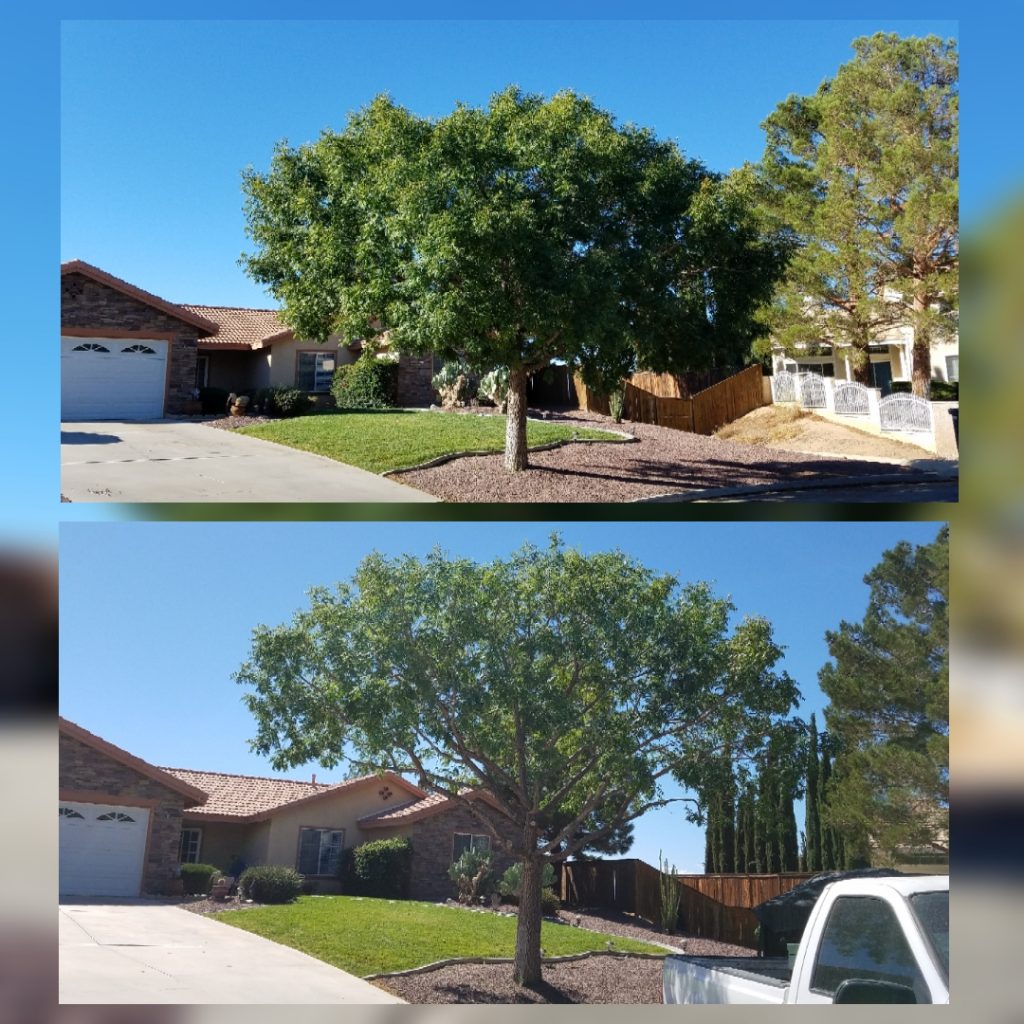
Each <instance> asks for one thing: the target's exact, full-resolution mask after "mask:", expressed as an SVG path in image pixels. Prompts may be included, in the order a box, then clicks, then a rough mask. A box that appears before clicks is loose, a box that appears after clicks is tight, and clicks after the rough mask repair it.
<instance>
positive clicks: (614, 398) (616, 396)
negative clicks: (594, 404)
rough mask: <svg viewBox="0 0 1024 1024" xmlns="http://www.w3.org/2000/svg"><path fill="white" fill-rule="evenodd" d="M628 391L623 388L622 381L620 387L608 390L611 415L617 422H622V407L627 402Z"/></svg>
mask: <svg viewBox="0 0 1024 1024" xmlns="http://www.w3.org/2000/svg"><path fill="white" fill-rule="evenodd" d="M625 398H626V393H625V391H624V390H623V388H622V383H621V381H620V382H619V385H618V387H615V388H613V389H612V390H611V391H609V392H608V411H609V412H610V413H611V417H612V419H613V420H615V422H616V423H621V422H622V407H623V403H624V402H625Z"/></svg>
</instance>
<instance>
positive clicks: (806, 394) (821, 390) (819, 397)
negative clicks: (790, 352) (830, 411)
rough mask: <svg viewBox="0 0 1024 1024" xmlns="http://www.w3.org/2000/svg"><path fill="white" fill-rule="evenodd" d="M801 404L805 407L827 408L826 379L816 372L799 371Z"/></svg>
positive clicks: (798, 380)
mask: <svg viewBox="0 0 1024 1024" xmlns="http://www.w3.org/2000/svg"><path fill="white" fill-rule="evenodd" d="M797 384H798V386H799V388H800V404H801V405H802V406H803V407H804V408H805V409H824V408H825V381H824V380H823V379H822V377H820V376H819V375H818V374H816V373H798V374H797Z"/></svg>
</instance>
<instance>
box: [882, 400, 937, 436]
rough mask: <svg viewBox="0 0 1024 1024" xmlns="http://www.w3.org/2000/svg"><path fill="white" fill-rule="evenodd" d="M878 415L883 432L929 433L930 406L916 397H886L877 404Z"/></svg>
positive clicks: (930, 423) (930, 426)
mask: <svg viewBox="0 0 1024 1024" xmlns="http://www.w3.org/2000/svg"><path fill="white" fill-rule="evenodd" d="M878 415H879V418H880V419H881V421H882V429H883V430H900V431H905V432H907V433H920V432H926V433H929V434H930V433H931V432H932V430H933V427H932V405H931V402H929V401H927V400H926V399H924V398H918V397H917V395H886V397H885V398H883V399H882V400H881V401H880V402H879V403H878Z"/></svg>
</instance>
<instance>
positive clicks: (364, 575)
mask: <svg viewBox="0 0 1024 1024" xmlns="http://www.w3.org/2000/svg"><path fill="white" fill-rule="evenodd" d="M732 611H733V609H732V606H731V604H730V603H729V602H728V601H727V600H724V599H721V598H718V597H715V596H714V595H713V593H712V592H711V590H710V588H709V587H708V586H707V585H705V584H691V585H687V586H683V587H680V586H679V585H678V583H677V581H676V580H675V579H674V578H673V577H671V576H667V575H659V574H656V573H654V572H652V571H651V570H649V569H647V568H645V567H644V566H642V565H640V564H638V563H637V562H636V561H634V560H632V559H630V558H628V557H626V556H625V555H623V554H622V553H620V552H606V553H598V554H590V555H585V554H582V553H580V552H578V551H575V550H571V549H566V548H565V547H563V545H562V544H561V543H560V541H559V540H558V539H557V538H553V539H552V542H551V545H550V546H549V547H548V548H546V549H540V548H536V547H532V546H527V547H524V548H522V549H521V550H519V551H517V552H515V553H513V554H512V555H510V556H508V557H506V558H498V559H495V560H494V561H491V562H489V563H486V564H477V563H475V562H472V561H470V560H467V559H459V558H449V557H447V556H445V555H444V554H443V553H441V552H440V551H434V552H433V553H432V554H430V555H429V556H427V557H425V558H422V559H420V558H415V557H411V556H408V557H402V558H387V557H385V556H383V555H380V554H372V555H370V556H369V557H367V558H366V559H365V560H364V561H363V562H362V564H361V565H360V567H359V569H358V570H357V572H356V573H355V576H354V578H353V579H352V581H351V582H349V583H343V584H340V585H339V586H338V587H337V588H336V589H335V590H333V591H329V590H327V589H323V588H320V589H315V590H313V591H311V592H310V604H309V607H308V608H306V609H303V610H301V611H299V612H297V613H296V615H295V617H294V619H293V620H292V622H291V623H290V624H287V625H281V626H276V627H268V626H259V627H257V628H256V629H255V630H254V632H253V638H252V650H251V655H250V657H249V660H248V661H246V662H245V664H243V665H242V666H241V668H240V669H239V671H238V673H237V674H236V679H237V681H238V682H239V683H241V684H243V685H245V686H246V688H247V690H248V692H247V693H246V696H245V700H246V703H247V704H248V706H249V708H250V710H251V711H252V713H253V715H254V716H255V719H256V726H257V731H256V737H255V739H254V740H253V742H252V746H253V748H254V749H255V750H257V751H259V752H261V753H263V754H265V755H269V756H270V759H271V763H272V764H273V765H274V766H275V768H279V769H280V768H285V767H287V766H294V765H298V764H303V763H306V762H308V761H311V760H316V761H319V762H321V763H322V764H324V765H327V766H331V765H334V764H337V763H338V762H339V761H341V760H342V759H345V758H347V759H348V760H350V761H351V762H352V763H353V764H354V765H355V766H356V768H358V770H360V771H367V770H375V771H380V770H385V769H386V770H392V771H399V772H407V773H412V774H414V775H415V776H416V778H417V779H418V781H419V783H420V785H422V786H423V787H425V788H427V789H429V790H431V791H433V792H438V793H444V794H446V795H448V796H450V797H452V798H454V799H455V800H457V801H459V802H460V803H461V804H462V805H463V806H465V807H466V808H467V809H468V810H469V812H470V813H472V814H473V815H474V816H476V817H477V818H478V820H479V822H480V827H481V830H482V831H484V832H486V833H487V834H489V835H490V836H491V840H492V845H493V846H494V847H495V848H500V849H503V850H504V851H506V852H507V853H509V854H510V855H511V856H512V857H514V858H515V859H516V860H517V861H518V862H519V863H521V864H522V898H521V902H520V911H519V916H518V921H517V930H516V952H515V962H514V968H513V970H514V977H515V979H516V981H517V982H518V983H519V984H523V985H533V984H536V983H538V982H539V981H540V977H541V960H540V924H541V878H542V871H543V868H544V865H545V864H547V863H553V862H558V861H560V860H564V859H565V858H567V857H569V856H571V855H572V854H573V853H575V852H576V851H577V850H580V849H583V848H584V847H585V846H587V845H593V844H594V843H595V842H597V841H600V840H602V839H604V838H605V837H607V836H609V835H611V834H613V833H614V831H615V829H616V828H617V827H619V826H620V825H621V824H622V823H623V822H627V821H631V820H633V819H635V818H637V817H639V816H640V815H641V814H643V813H644V812H645V811H647V810H649V809H650V808H653V807H659V806H662V805H664V804H666V803H668V802H670V801H669V798H667V797H665V796H664V795H663V794H662V792H661V790H660V782H661V780H662V779H663V778H664V777H665V776H666V775H668V774H669V773H670V772H675V773H679V774H682V775H683V776H684V777H686V778H687V779H689V780H690V782H691V788H695V785H699V783H700V780H701V778H702V775H703V772H704V771H705V768H706V765H707V763H708V760H707V757H708V754H709V753H717V752H720V750H721V749H724V747H725V746H726V745H728V746H730V747H731V748H732V749H734V750H735V749H737V748H743V747H745V746H746V745H748V744H749V745H756V744H758V743H760V742H761V737H763V736H764V735H765V734H766V732H768V731H770V730H771V728H772V726H773V723H774V721H775V720H776V718H777V717H778V716H780V715H784V714H786V713H787V712H788V711H789V710H790V708H791V707H792V706H793V704H794V702H795V701H796V699H797V697H798V694H797V691H796V688H795V686H794V684H793V682H792V680H791V679H790V678H789V677H788V676H787V675H786V674H785V673H779V672H776V671H775V665H776V663H777V661H778V660H779V658H780V656H781V650H780V648H779V647H778V646H777V645H776V644H775V642H774V640H773V638H772V631H771V627H770V625H769V624H768V623H767V622H766V621H765V620H763V619H759V618H750V619H744V620H743V621H742V622H739V623H737V624H735V625H734V626H733V625H732V624H731V622H730V618H731V613H732ZM467 786H469V787H482V788H484V789H486V790H487V791H488V793H489V794H490V796H491V798H492V800H491V802H490V803H489V805H488V812H489V813H486V814H485V813H483V811H482V810H481V808H480V807H478V806H477V805H478V803H480V801H473V800H467V799H466V798H465V796H464V795H463V793H464V788H465V787H467ZM492 804H493V806H492ZM598 809H601V815H600V817H599V818H595V811H596V810H598ZM491 813H493V814H497V815H498V817H499V820H500V819H504V822H505V824H506V826H507V827H505V828H498V827H496V825H495V822H494V820H493V818H492V817H491V816H490V814H491ZM556 821H557V822H562V821H564V822H565V823H564V825H562V826H561V827H560V828H558V829H557V830H556V829H555V828H554V827H553V822H556ZM588 823H591V824H592V827H593V831H590V832H587V831H585V826H587V824H588ZM510 837H511V838H510Z"/></svg>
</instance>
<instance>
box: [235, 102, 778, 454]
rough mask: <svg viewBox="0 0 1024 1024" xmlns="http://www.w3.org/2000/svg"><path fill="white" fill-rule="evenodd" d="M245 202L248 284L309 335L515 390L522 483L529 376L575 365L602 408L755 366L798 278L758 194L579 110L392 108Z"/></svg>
mask: <svg viewBox="0 0 1024 1024" xmlns="http://www.w3.org/2000/svg"><path fill="white" fill-rule="evenodd" d="M243 190H244V193H245V196H246V216H247V222H248V233H249V235H250V237H251V238H252V240H253V241H254V242H255V244H256V250H255V252H253V253H251V254H249V255H247V256H245V257H243V266H244V267H245V269H246V271H247V272H248V273H249V275H250V276H251V277H253V278H254V279H255V280H257V281H259V282H261V283H263V284H265V285H267V286H269V288H270V290H271V291H272V292H273V294H274V295H275V296H276V297H277V298H278V299H279V300H280V301H281V302H282V303H283V310H282V315H283V317H284V319H285V321H286V322H287V323H288V324H289V325H290V326H291V327H292V328H293V329H295V331H296V332H297V333H299V334H301V335H303V336H306V337H314V338H323V337H326V336H327V335H328V334H329V333H331V332H338V333H341V334H342V335H345V336H348V337H364V336H368V335H377V334H386V335H387V338H388V341H389V344H390V345H392V346H393V347H394V348H396V349H397V350H399V351H406V352H412V353H419V354H424V353H428V352H435V353H439V354H441V355H442V356H444V357H449V358H454V357H456V356H458V357H460V358H461V359H463V360H465V361H466V362H467V363H468V364H469V365H470V366H471V367H472V368H473V369H475V370H477V371H479V372H482V373H483V372H487V371H490V370H493V369H495V368H498V367H504V368H506V369H507V370H508V371H509V376H510V392H509V401H508V433H507V443H506V465H507V467H508V468H509V469H510V470H518V469H522V468H525V467H526V465H527V455H526V433H525V430H526V423H525V411H526V406H525V400H526V382H527V378H528V376H529V375H530V374H531V373H533V372H536V371H538V370H541V369H543V368H545V367H547V366H548V365H549V364H550V363H551V361H552V360H562V361H565V362H568V363H570V364H572V365H574V366H576V367H578V368H579V369H580V370H581V371H582V373H583V375H584V378H585V379H586V380H587V381H588V383H590V384H591V385H598V386H603V387H605V388H606V387H608V386H609V385H610V384H617V383H618V381H619V380H621V379H622V378H623V377H625V376H628V375H629V373H630V372H632V370H633V369H635V368H637V367H643V368H646V369H652V370H655V371H663V370H677V371H682V370H687V369H701V368H704V367H706V366H709V365H713V364H715V362H716V361H718V362H721V361H722V360H723V358H727V357H730V356H731V357H733V358H735V355H736V353H737V352H739V353H740V355H741V356H745V355H746V354H747V351H748V350H749V347H750V343H751V341H752V339H753V338H754V337H756V336H757V334H758V333H759V332H760V330H761V328H760V325H759V323H758V321H757V320H756V317H755V312H756V310H757V309H758V307H759V306H760V305H761V304H763V302H764V301H765V299H766V298H767V296H768V295H769V294H770V292H771V290H772V287H773V285H774V282H775V280H776V279H777V277H778V274H779V272H780V269H781V263H782V261H783V259H784V249H783V247H782V246H781V245H780V244H778V242H777V240H775V239H773V238H765V237H763V235H762V232H761V226H760V224H759V223H757V222H755V220H754V219H753V217H752V214H751V211H750V208H751V205H752V199H751V196H750V194H749V188H747V187H745V186H744V184H743V183H738V182H736V181H733V180H731V179H724V180H723V179H722V178H721V177H720V176H719V175H716V174H713V173H711V172H710V171H708V170H707V169H706V168H705V167H704V166H703V165H701V164H700V163H699V162H698V161H696V160H692V159H688V158H686V157H684V156H683V154H682V153H681V152H680V151H679V149H678V148H677V146H676V145H675V143H673V142H670V141H664V140H659V139H658V138H656V137H655V136H654V134H653V133H652V132H651V131H649V130H647V129H644V128H639V127H636V126H634V125H628V124H627V125H619V124H617V123H616V122H615V119H614V118H613V117H612V115H611V114H609V113H607V112H605V111H603V110H601V109H599V108H598V107H597V106H595V105H594V104H593V103H592V102H591V101H590V100H588V99H586V98H583V97H581V96H578V95H576V94H575V93H573V92H571V91H566V92H560V93H558V94H557V95H555V96H554V97H552V98H551V99H544V98H543V97H541V96H537V95H531V94H526V93H523V92H521V91H520V90H518V89H516V88H512V87H510V88H508V89H506V90H504V91H503V92H500V93H497V94H495V95H494V96H493V97H492V98H491V100H490V103H489V104H488V106H487V107H486V108H474V107H469V106H465V105H462V104H460V105H458V106H456V108H455V109H454V110H453V111H452V112H451V113H450V114H448V115H447V116H445V117H442V118H439V119H435V120H430V119H425V118H420V117H417V116H415V115H414V114H412V113H411V112H409V111H408V110H406V109H405V108H403V107H401V106H398V105H397V104H395V103H394V102H393V101H392V100H391V99H390V98H388V97H386V96H378V97H377V98H376V99H375V100H373V101H372V102H371V103H370V104H369V105H368V106H367V107H365V108H364V109H362V110H360V111H358V112H357V113H355V114H353V115H351V116H350V117H349V120H348V123H347V125H346V127H345V128H344V130H343V131H341V132H331V131H326V132H324V133H323V134H322V135H321V137H320V138H319V139H318V140H317V141H316V142H314V143H311V144H308V145H302V146H299V147H297V148H292V147H289V146H288V145H287V144H286V143H282V144H281V145H279V146H278V147H277V149H276V151H275V153H274V156H273V160H272V162H271V167H270V170H269V171H268V172H267V173H266V174H259V173H257V172H255V171H253V170H251V169H250V170H249V171H247V172H246V173H245V175H244V178H243Z"/></svg>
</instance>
